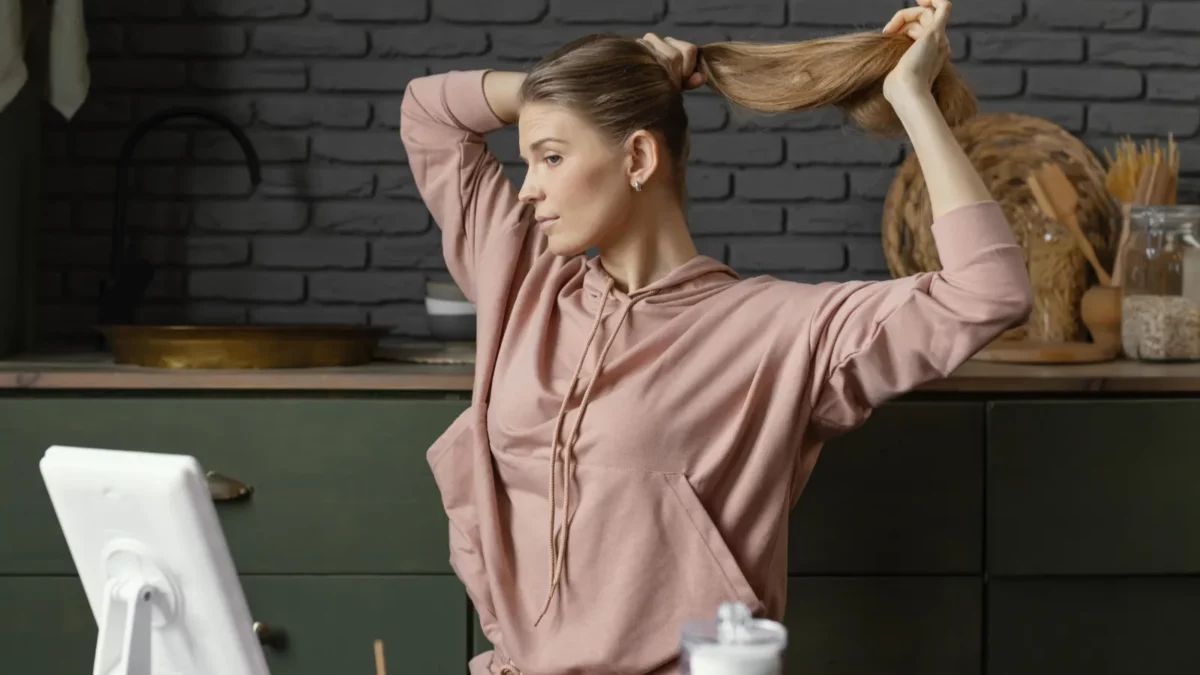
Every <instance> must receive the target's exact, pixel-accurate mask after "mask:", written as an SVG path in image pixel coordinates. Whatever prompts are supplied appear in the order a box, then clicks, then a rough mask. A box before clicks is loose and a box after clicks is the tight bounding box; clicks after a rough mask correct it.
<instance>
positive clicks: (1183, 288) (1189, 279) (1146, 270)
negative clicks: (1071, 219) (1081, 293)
mask: <svg viewBox="0 0 1200 675" xmlns="http://www.w3.org/2000/svg"><path fill="white" fill-rule="evenodd" d="M1120 256H1121V267H1122V272H1121V275H1120V279H1119V282H1120V284H1121V343H1122V347H1123V350H1124V352H1125V356H1126V357H1128V358H1131V359H1140V360H1144V361H1192V360H1200V206H1196V205H1173V206H1143V207H1134V208H1133V209H1132V210H1131V213H1130V227H1129V239H1128V241H1127V242H1126V243H1125V245H1124V246H1123V247H1122V248H1121V251H1120Z"/></svg>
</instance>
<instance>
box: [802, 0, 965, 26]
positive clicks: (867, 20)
mask: <svg viewBox="0 0 1200 675" xmlns="http://www.w3.org/2000/svg"><path fill="white" fill-rule="evenodd" d="M905 4H906V3H905V2H904V0H839V1H838V2H813V1H812V0H789V2H788V16H789V17H790V18H791V22H792V23H798V24H808V25H817V26H857V27H867V26H871V27H875V26H878V28H879V29H881V30H882V29H883V25H884V24H885V23H887V21H888V19H890V18H892V15H893V14H895V13H896V12H898V11H899V10H901V9H904V7H905ZM954 9H955V12H956V13H957V11H958V7H955V8H954Z"/></svg>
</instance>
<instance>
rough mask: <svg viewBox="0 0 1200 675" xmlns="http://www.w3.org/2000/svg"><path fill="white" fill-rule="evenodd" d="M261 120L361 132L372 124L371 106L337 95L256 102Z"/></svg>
mask: <svg viewBox="0 0 1200 675" xmlns="http://www.w3.org/2000/svg"><path fill="white" fill-rule="evenodd" d="M254 109H255V110H257V111H258V121H259V123H260V124H262V125H264V126H268V127H278V128H281V129H304V128H308V127H328V128H331V129H338V128H342V129H361V128H365V127H366V126H367V124H368V123H370V121H371V104H370V103H368V102H366V101H360V100H358V99H353V98H342V97H335V96H310V95H287V96H270V97H264V98H260V99H258V100H257V101H256V102H255V103H254Z"/></svg>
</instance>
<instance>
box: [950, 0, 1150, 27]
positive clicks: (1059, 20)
mask: <svg viewBox="0 0 1200 675" xmlns="http://www.w3.org/2000/svg"><path fill="white" fill-rule="evenodd" d="M956 9H957V8H956ZM1028 11H1029V22H1030V23H1032V24H1034V25H1040V26H1045V27H1047V28H1081V29H1091V30H1138V29H1140V28H1141V27H1142V17H1143V13H1144V12H1143V8H1142V3H1141V2H1131V1H1130V0H1029V5H1028Z"/></svg>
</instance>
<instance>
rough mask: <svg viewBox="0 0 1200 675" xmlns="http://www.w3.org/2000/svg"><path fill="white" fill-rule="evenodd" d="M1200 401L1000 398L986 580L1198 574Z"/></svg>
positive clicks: (993, 414)
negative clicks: (989, 577)
mask: <svg viewBox="0 0 1200 675" xmlns="http://www.w3.org/2000/svg"><path fill="white" fill-rule="evenodd" d="M1197 476H1200V401H1196V400H1106V401H1100V400H1095V401H1022V402H1017V401H1013V402H998V403H994V404H992V406H991V409H990V413H989V417H988V489H987V501H988V507H987V533H988V549H987V550H988V572H989V573H990V574H993V575H1026V574H1034V575H1046V574H1068V575H1070V574H1133V575H1138V574H1198V573H1200V527H1197V526H1196V524H1197V523H1198V522H1200V489H1198V485H1200V481H1198V479H1197Z"/></svg>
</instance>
